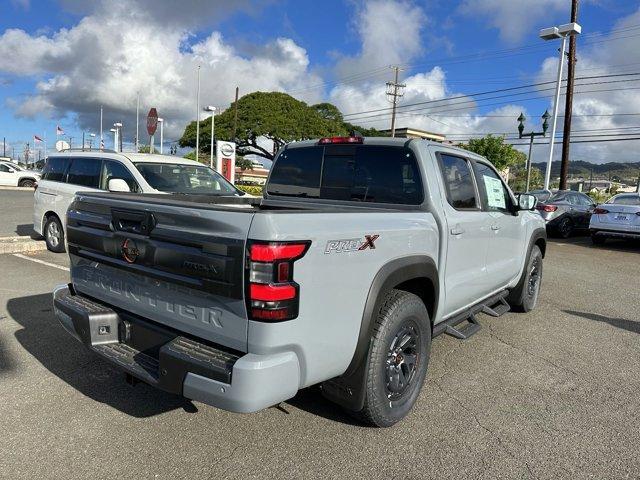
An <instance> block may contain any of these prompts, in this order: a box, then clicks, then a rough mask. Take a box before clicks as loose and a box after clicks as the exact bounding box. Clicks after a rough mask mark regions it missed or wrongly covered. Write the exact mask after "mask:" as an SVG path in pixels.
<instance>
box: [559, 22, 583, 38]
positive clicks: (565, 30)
mask: <svg viewBox="0 0 640 480" xmlns="http://www.w3.org/2000/svg"><path fill="white" fill-rule="evenodd" d="M581 32H582V27H581V26H580V24H578V23H576V22H572V23H565V24H564V25H560V26H559V27H558V33H559V34H560V35H562V36H563V37H565V36H567V35H580V33H581Z"/></svg>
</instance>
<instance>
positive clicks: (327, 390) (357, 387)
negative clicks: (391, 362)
mask: <svg viewBox="0 0 640 480" xmlns="http://www.w3.org/2000/svg"><path fill="white" fill-rule="evenodd" d="M417 278H427V279H428V280H429V281H430V282H431V283H432V285H433V295H434V297H435V298H433V299H432V301H433V304H432V308H431V309H430V310H431V311H430V313H431V316H432V317H433V314H434V313H435V312H436V311H437V306H438V293H439V288H440V281H439V277H438V268H437V267H436V263H435V262H434V260H433V259H432V258H431V257H429V256H427V255H410V256H407V257H401V258H397V259H394V260H392V261H390V262H389V263H387V264H385V265H384V266H383V267H382V268H380V270H379V271H378V273H377V274H376V276H375V277H374V279H373V282H372V283H371V286H370V287H369V293H368V295H367V300H366V302H365V306H364V311H363V314H362V321H361V323H360V332H359V334H358V342H357V344H356V348H355V351H354V354H353V357H352V359H351V363H350V364H349V366H348V367H347V369H346V370H345V372H344V373H343V374H342V375H341V376H340V377H337V378H335V379H332V380H330V381H328V382H325V384H324V385H323V394H324V395H325V396H326V397H328V398H330V399H331V400H332V401H334V402H336V403H338V404H340V405H342V406H344V407H345V408H348V409H351V410H355V411H358V410H361V409H362V406H363V404H364V379H365V375H364V373H365V371H366V369H367V367H368V361H367V357H368V353H369V348H370V346H371V340H372V338H373V327H374V323H375V319H376V317H377V313H378V311H379V310H380V307H381V304H382V300H383V299H384V297H385V294H386V293H387V292H389V291H390V290H392V289H393V288H394V287H395V286H397V285H399V284H401V283H403V282H406V281H408V280H414V279H417ZM431 321H432V322H433V318H431Z"/></svg>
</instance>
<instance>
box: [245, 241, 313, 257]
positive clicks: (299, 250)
mask: <svg viewBox="0 0 640 480" xmlns="http://www.w3.org/2000/svg"><path fill="white" fill-rule="evenodd" d="M308 245H309V244H308V243H254V244H253V245H251V249H250V252H251V260H253V261H254V262H273V261H274V260H295V259H297V258H299V257H301V256H302V255H303V254H304V251H305V250H306V249H307V246H308Z"/></svg>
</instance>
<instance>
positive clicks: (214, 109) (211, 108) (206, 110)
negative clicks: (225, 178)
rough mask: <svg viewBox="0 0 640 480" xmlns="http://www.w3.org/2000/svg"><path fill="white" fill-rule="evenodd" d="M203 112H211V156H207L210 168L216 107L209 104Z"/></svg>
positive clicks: (211, 164) (211, 165)
mask: <svg viewBox="0 0 640 480" xmlns="http://www.w3.org/2000/svg"><path fill="white" fill-rule="evenodd" d="M204 110H205V112H211V157H210V158H209V166H210V167H211V168H214V167H213V143H214V140H213V132H214V125H215V116H216V107H212V106H211V105H209V106H208V107H207V108H205V109H204Z"/></svg>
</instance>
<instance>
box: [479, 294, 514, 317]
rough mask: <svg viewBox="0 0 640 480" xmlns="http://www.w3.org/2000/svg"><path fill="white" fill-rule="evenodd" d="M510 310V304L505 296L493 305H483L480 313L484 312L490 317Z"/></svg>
mask: <svg viewBox="0 0 640 480" xmlns="http://www.w3.org/2000/svg"><path fill="white" fill-rule="evenodd" d="M510 310H511V306H510V305H509V304H508V303H507V301H506V300H505V297H502V298H501V299H500V300H498V301H497V302H496V303H494V304H493V305H484V306H483V307H482V313H486V314H487V315H490V316H492V317H501V316H502V315H504V314H505V313H507V312H508V311H510Z"/></svg>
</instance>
